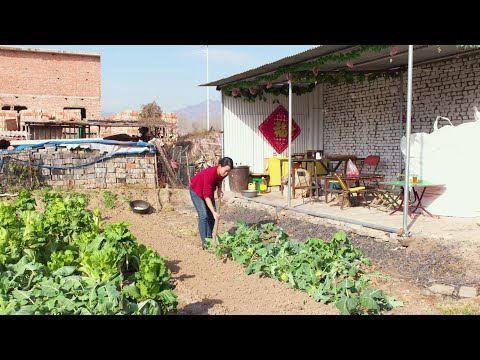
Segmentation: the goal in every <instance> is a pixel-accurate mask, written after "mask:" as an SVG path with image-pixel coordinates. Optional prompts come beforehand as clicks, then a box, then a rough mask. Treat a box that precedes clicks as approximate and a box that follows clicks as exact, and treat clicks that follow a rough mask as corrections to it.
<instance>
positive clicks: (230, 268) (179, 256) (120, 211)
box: [90, 190, 480, 315]
mask: <svg viewBox="0 0 480 360" xmlns="http://www.w3.org/2000/svg"><path fill="white" fill-rule="evenodd" d="M176 193H177V194H176V195H175V196H173V197H172V199H171V202H170V203H167V202H166V200H165V198H164V199H163V200H162V202H163V203H164V205H163V209H162V210H161V211H160V212H156V213H151V214H147V215H139V214H135V213H133V212H131V211H130V209H129V208H128V206H127V202H126V201H125V200H126V199H127V198H129V199H145V200H150V202H151V203H152V204H154V203H155V201H154V200H153V199H155V196H154V193H153V192H152V191H149V192H138V191H134V190H120V191H118V194H119V196H118V200H117V207H116V208H115V209H112V210H111V209H107V208H105V206H104V205H103V202H102V198H101V196H99V195H96V196H91V197H90V198H91V204H90V207H99V208H100V209H101V211H102V215H103V217H104V218H105V221H107V222H119V221H127V222H128V223H129V224H130V226H129V229H130V231H131V232H132V233H133V234H134V235H135V236H136V237H137V239H138V241H139V242H140V243H144V244H148V245H150V246H152V248H154V249H155V250H157V251H158V252H159V253H160V255H162V256H164V257H167V266H168V267H169V268H170V270H171V271H172V279H173V280H174V282H175V284H176V288H175V293H176V294H177V295H178V302H179V304H178V314H265V315H269V314H272V315H273V314H292V315H294V314H305V315H306V314H316V315H326V314H338V310H337V309H336V308H335V307H334V305H332V304H328V305H325V304H323V303H321V302H316V301H315V300H313V299H312V298H311V297H309V296H308V294H306V293H304V292H302V291H299V290H295V289H292V288H290V287H289V286H288V285H287V284H285V283H281V282H279V281H277V280H274V279H270V278H261V277H259V276H257V275H246V274H245V272H244V268H243V266H241V265H240V264H237V263H235V262H233V261H231V260H218V259H217V258H216V257H215V255H214V254H212V253H210V252H208V251H203V250H201V247H200V238H199V235H198V230H197V219H196V213H195V210H194V208H193V206H192V204H191V203H190V199H189V198H188V197H187V195H188V194H187V193H186V191H184V192H182V191H180V192H176ZM97 194H101V192H98V191H97ZM239 217H241V218H243V219H245V220H246V221H247V222H250V221H253V222H258V221H262V220H270V218H271V217H270V218H269V216H268V215H266V214H265V213H264V212H262V211H258V212H255V211H247V210H246V209H242V208H241V207H238V206H233V205H229V204H228V202H225V203H224V202H222V221H221V223H220V229H219V232H224V231H228V230H229V229H232V228H233V227H234V220H236V219H238V218H239ZM282 221H283V222H284V223H283V224H282V226H284V228H285V229H286V231H287V233H289V235H291V236H304V235H305V234H306V232H314V233H316V234H317V235H318V234H319V233H320V234H321V231H325V229H323V230H321V229H320V228H315V227H314V226H307V227H305V226H303V227H301V228H298V226H297V227H296V226H295V222H294V221H293V220H292V219H288V218H284V219H283V220H282ZM305 229H306V230H305ZM331 230H335V229H331ZM310 236H312V235H310ZM351 237H352V239H351V240H352V242H353V243H354V245H355V246H359V247H360V248H361V249H362V251H364V252H365V255H366V256H367V257H370V258H371V259H372V255H373V258H377V260H379V261H377V262H376V261H375V260H374V259H372V260H374V261H373V262H374V264H376V266H377V270H379V271H380V272H381V273H382V274H384V275H385V277H386V278H375V279H373V280H372V283H371V284H372V286H375V287H379V288H381V289H382V290H384V291H385V292H386V293H387V295H388V296H394V297H395V298H396V299H397V300H401V301H403V302H404V303H405V306H403V307H398V308H395V309H394V310H392V311H390V312H387V313H385V314H438V313H442V309H444V308H448V307H454V308H460V309H463V308H465V307H474V308H475V309H477V308H478V307H479V306H480V301H479V298H478V297H477V298H474V299H459V300H457V299H453V298H451V297H444V296H442V295H433V294H427V293H426V291H425V287H424V286H422V285H423V284H426V279H427V276H426V277H423V278H422V279H423V280H422V281H418V280H415V276H414V274H411V273H408V271H407V270H406V269H407V268H408V266H410V267H412V263H413V262H414V261H425V258H421V257H418V256H419V255H418V254H420V253H422V252H421V251H417V252H411V253H410V254H409V255H408V256H405V255H402V256H403V257H402V256H401V257H400V261H399V260H392V259H397V258H398V257H397V256H391V257H384V256H383V255H382V254H383V253H382V251H380V252H378V249H379V247H380V246H388V245H386V244H382V243H379V242H375V241H373V240H368V239H362V238H361V237H358V236H354V235H353V234H352V235H351ZM397 248H398V246H397ZM369 249H370V250H369ZM375 249H376V250H375ZM417 250H418V249H417ZM424 250H425V249H424ZM375 251H377V252H378V254H377V255H375ZM385 251H386V252H387V253H388V252H390V253H393V252H394V251H392V250H391V249H386V250H383V252H385ZM395 251H397V252H404V254H407V252H408V251H409V250H408V249H402V250H400V249H398V250H395ZM412 253H415V254H417V255H412ZM424 253H428V251H426V252H425V251H424ZM409 256H410V260H409V261H407V262H406V263H405V265H404V266H403V267H402V266H398V264H400V263H401V262H402V261H404V262H405V261H406V260H405V259H407V258H409ZM440 256H445V254H443V255H442V254H440ZM382 257H383V258H382ZM430 257H431V256H430ZM427 258H428V256H427ZM402 259H403V260H402ZM380 260H381V261H380ZM395 261H397V263H396V262H395ZM435 261H436V260H432V261H431V263H432V262H433V263H435ZM445 263H446V264H447V268H448V267H449V266H450V267H452V266H453V265H452V264H453V262H452V261H450V262H449V261H445ZM430 265H431V264H430ZM437 265H438V268H439V269H442V266H440V265H441V264H437ZM397 266H398V267H397ZM422 266H427V265H425V264H423V265H422ZM463 269H464V268H463V267H462V266H460V265H459V266H458V267H457V270H458V271H459V272H461V271H463ZM452 271H453V270H452ZM453 273H455V271H453ZM455 274H456V273H455Z"/></svg>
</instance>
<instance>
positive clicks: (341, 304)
mask: <svg viewBox="0 0 480 360" xmlns="http://www.w3.org/2000/svg"><path fill="white" fill-rule="evenodd" d="M357 305H358V301H357V300H356V299H352V298H349V297H347V296H343V297H341V298H340V299H339V300H338V301H337V302H336V303H335V306H336V307H337V309H338V310H340V315H351V314H353V313H354V312H355V309H356V308H357Z"/></svg>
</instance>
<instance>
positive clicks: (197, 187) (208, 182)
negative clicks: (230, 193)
mask: <svg viewBox="0 0 480 360" xmlns="http://www.w3.org/2000/svg"><path fill="white" fill-rule="evenodd" d="M217 169H218V165H216V166H212V167H209V168H206V169H205V170H202V171H200V172H199V173H197V174H196V175H195V176H194V177H193V178H192V179H191V180H190V187H191V188H192V190H193V191H195V194H197V195H198V197H200V198H202V199H204V200H205V199H206V198H208V197H209V198H210V199H213V194H214V193H215V189H216V188H217V186H219V185H220V184H221V183H222V181H223V179H224V178H223V177H221V176H220V175H218V173H217Z"/></svg>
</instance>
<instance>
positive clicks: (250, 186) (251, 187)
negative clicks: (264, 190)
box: [248, 182, 256, 190]
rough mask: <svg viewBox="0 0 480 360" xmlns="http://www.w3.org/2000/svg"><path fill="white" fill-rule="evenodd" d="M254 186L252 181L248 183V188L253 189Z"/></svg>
mask: <svg viewBox="0 0 480 360" xmlns="http://www.w3.org/2000/svg"><path fill="white" fill-rule="evenodd" d="M255 189H256V186H255V183H254V182H251V183H248V190H255Z"/></svg>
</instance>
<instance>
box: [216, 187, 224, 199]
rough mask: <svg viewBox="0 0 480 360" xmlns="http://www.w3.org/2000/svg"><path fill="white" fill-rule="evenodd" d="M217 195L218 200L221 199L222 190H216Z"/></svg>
mask: <svg viewBox="0 0 480 360" xmlns="http://www.w3.org/2000/svg"><path fill="white" fill-rule="evenodd" d="M217 195H218V197H219V198H221V197H223V191H222V189H218V190H217Z"/></svg>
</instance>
